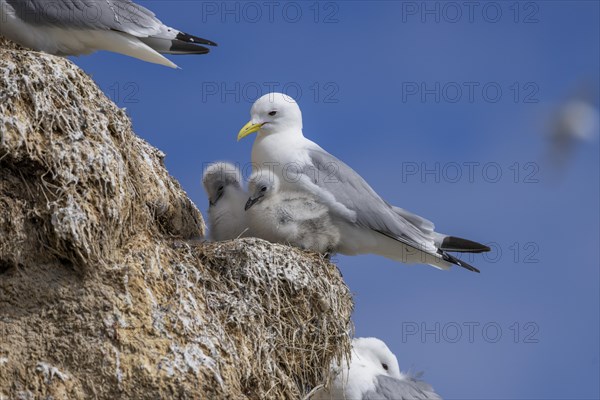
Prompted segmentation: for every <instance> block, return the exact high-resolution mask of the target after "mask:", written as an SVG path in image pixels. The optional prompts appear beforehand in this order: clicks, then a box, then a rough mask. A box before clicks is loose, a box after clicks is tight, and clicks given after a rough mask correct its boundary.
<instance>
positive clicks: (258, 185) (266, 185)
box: [245, 169, 340, 253]
mask: <svg viewBox="0 0 600 400" xmlns="http://www.w3.org/2000/svg"><path fill="white" fill-rule="evenodd" d="M248 194H249V195H250V197H249V198H248V201H247V203H246V207H245V208H246V210H247V213H248V218H247V219H248V226H249V227H250V232H251V233H250V234H251V235H252V236H254V237H258V238H261V239H265V240H268V241H270V242H274V243H283V244H289V245H292V246H295V247H299V248H301V249H304V250H309V251H314V252H317V253H331V252H332V250H333V249H335V248H336V247H337V244H338V242H339V240H340V232H339V230H338V229H337V227H336V226H335V225H334V224H333V223H332V221H331V219H330V218H329V209H328V208H327V207H326V206H325V205H324V204H321V203H319V202H318V201H317V199H316V198H315V196H312V195H310V194H308V193H306V192H284V191H281V190H280V184H279V178H278V177H277V175H275V174H272V173H270V172H269V171H268V170H266V169H261V170H257V171H255V172H254V173H253V174H252V175H251V176H250V179H249V181H248Z"/></svg>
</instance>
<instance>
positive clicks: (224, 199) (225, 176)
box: [202, 162, 248, 241]
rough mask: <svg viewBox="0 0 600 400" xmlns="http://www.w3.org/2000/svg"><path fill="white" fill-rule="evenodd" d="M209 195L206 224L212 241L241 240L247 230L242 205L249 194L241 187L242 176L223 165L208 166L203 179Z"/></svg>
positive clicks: (233, 168) (224, 163)
mask: <svg viewBox="0 0 600 400" xmlns="http://www.w3.org/2000/svg"><path fill="white" fill-rule="evenodd" d="M202 184H203V185H204V190H205V191H206V194H207V195H208V202H209V206H208V224H209V227H208V228H209V233H210V238H211V240H213V241H221V240H231V239H236V238H238V237H242V236H244V234H245V233H246V232H247V230H248V224H247V223H246V213H245V211H244V204H246V200H247V199H248V194H247V193H246V192H245V191H244V189H243V188H242V185H241V173H240V171H239V169H237V168H236V167H235V166H234V165H232V164H229V163H226V162H217V163H214V164H211V165H210V166H208V168H206V171H204V176H203V177H202Z"/></svg>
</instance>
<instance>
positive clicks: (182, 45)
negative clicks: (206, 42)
mask: <svg viewBox="0 0 600 400" xmlns="http://www.w3.org/2000/svg"><path fill="white" fill-rule="evenodd" d="M209 52H210V49H208V48H206V47H204V46H199V45H196V44H192V43H187V42H182V41H179V40H172V41H171V48H170V49H169V53H171V54H206V53H209Z"/></svg>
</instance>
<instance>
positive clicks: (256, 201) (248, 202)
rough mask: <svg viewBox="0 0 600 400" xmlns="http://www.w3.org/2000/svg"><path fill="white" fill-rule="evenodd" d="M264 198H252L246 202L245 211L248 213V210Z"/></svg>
mask: <svg viewBox="0 0 600 400" xmlns="http://www.w3.org/2000/svg"><path fill="white" fill-rule="evenodd" d="M262 197H263V196H258V197H250V198H249V199H248V201H247V202H246V206H245V207H244V210H245V211H248V209H249V208H250V207H252V206H253V205H254V204H256V203H258V201H259V200H260V199H262Z"/></svg>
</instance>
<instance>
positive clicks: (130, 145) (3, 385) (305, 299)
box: [0, 39, 352, 399]
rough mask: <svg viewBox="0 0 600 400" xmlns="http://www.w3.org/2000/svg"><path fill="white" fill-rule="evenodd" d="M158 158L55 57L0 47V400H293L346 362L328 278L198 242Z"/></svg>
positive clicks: (292, 258) (192, 216)
mask: <svg viewBox="0 0 600 400" xmlns="http://www.w3.org/2000/svg"><path fill="white" fill-rule="evenodd" d="M163 158H164V154H162V153H161V152H160V151H159V150H157V149H155V148H153V147H152V146H150V145H149V144H148V143H146V142H145V141H143V140H142V139H140V138H139V137H137V136H136V135H135V134H134V133H133V132H132V130H131V123H130V121H129V119H128V118H127V116H126V114H125V112H124V111H123V110H121V109H119V108H118V107H116V106H115V105H114V104H113V103H112V102H111V101H110V100H109V99H107V98H106V97H105V96H104V94H103V93H102V92H101V91H100V90H99V89H98V87H97V86H96V85H95V84H94V82H93V81H92V80H91V79H90V78H89V77H88V76H87V75H86V74H85V73H83V72H82V71H81V70H80V69H79V68H77V67H76V66H75V65H74V64H72V63H71V62H70V61H68V60H66V59H63V58H59V57H54V56H50V55H46V54H40V53H36V52H31V51H25V50H21V49H18V48H17V47H16V46H14V45H12V44H10V43H8V42H6V41H4V40H2V39H0V399H4V398H8V399H33V398H53V399H66V398H69V399H71V398H100V399H116V398H132V399H133V398H136V399H143V398H152V399H156V398H184V399H185V398H202V399H219V398H227V399H263V398H265V399H267V398H273V399H299V398H302V397H304V396H305V395H306V394H307V393H308V392H310V390H311V389H312V388H313V387H315V386H316V385H318V384H320V383H323V382H324V381H326V380H327V378H328V376H327V374H328V365H329V363H330V362H331V360H332V359H334V358H338V359H339V358H340V357H344V356H346V355H347V354H348V349H349V337H348V332H349V329H350V313H351V310H352V298H351V296H350V293H349V291H348V288H347V287H346V286H345V284H344V282H343V280H342V278H341V276H340V274H339V272H338V270H337V268H336V267H335V266H334V265H332V264H331V263H329V262H328V261H326V260H323V259H322V258H320V257H318V256H315V255H311V254H307V253H304V252H302V251H299V250H296V249H292V248H289V247H285V246H279V245H273V244H270V243H268V242H264V241H261V240H256V239H245V240H236V241H230V242H221V243H210V244H209V243H202V240H200V239H201V238H202V237H203V235H204V229H205V228H204V222H203V219H202V215H201V214H200V212H199V211H198V210H197V208H196V206H195V205H194V204H193V203H192V201H191V200H190V199H189V198H188V197H187V195H186V193H185V192H184V191H183V190H182V188H181V186H180V185H179V183H178V182H177V181H176V180H175V179H174V178H172V177H171V176H170V175H169V174H168V172H167V171H166V169H165V167H164V165H163V162H162V160H163ZM200 173H201V171H198V174H199V175H200Z"/></svg>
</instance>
